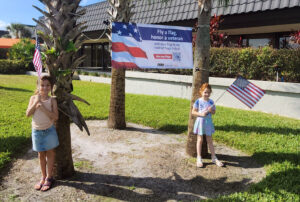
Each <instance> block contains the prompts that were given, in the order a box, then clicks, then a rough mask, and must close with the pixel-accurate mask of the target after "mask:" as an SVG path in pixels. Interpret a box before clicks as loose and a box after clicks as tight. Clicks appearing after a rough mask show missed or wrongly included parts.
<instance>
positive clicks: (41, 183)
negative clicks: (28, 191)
mask: <svg viewBox="0 0 300 202" xmlns="http://www.w3.org/2000/svg"><path fill="white" fill-rule="evenodd" d="M44 183H45V178H41V180H40V181H39V182H38V183H37V184H36V185H34V189H35V190H40V189H41V188H42V187H43V184H44Z"/></svg>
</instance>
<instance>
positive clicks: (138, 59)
mask: <svg viewBox="0 0 300 202" xmlns="http://www.w3.org/2000/svg"><path fill="white" fill-rule="evenodd" d="M141 41H142V37H141V35H140V32H139V30H138V27H137V25H136V24H135V23H120V22H113V23H112V47H111V49H112V56H111V63H112V64H111V65H112V67H113V68H139V66H138V65H137V64H143V63H146V62H147V54H146V52H145V51H144V50H143V49H142V48H140V42H141Z"/></svg>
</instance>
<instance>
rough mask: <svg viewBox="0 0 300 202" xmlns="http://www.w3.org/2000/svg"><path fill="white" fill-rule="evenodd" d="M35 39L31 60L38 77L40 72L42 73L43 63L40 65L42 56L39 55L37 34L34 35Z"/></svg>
mask: <svg viewBox="0 0 300 202" xmlns="http://www.w3.org/2000/svg"><path fill="white" fill-rule="evenodd" d="M35 41H36V43H35V51H34V55H33V59H32V62H33V65H34V68H35V71H36V72H37V74H38V76H39V78H40V77H41V74H42V69H43V65H42V57H41V53H40V45H39V40H38V37H37V35H36V37H35Z"/></svg>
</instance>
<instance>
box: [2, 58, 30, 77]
mask: <svg viewBox="0 0 300 202" xmlns="http://www.w3.org/2000/svg"><path fill="white" fill-rule="evenodd" d="M27 70H28V68H26V67H25V62H24V61H21V60H0V74H23V73H25V72H26V71H27Z"/></svg>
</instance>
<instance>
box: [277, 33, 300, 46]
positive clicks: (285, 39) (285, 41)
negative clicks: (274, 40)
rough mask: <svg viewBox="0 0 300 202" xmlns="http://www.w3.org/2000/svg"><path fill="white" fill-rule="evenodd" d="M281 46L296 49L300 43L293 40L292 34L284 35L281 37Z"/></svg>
mask: <svg viewBox="0 0 300 202" xmlns="http://www.w3.org/2000/svg"><path fill="white" fill-rule="evenodd" d="M279 48H290V49H296V48H300V44H297V43H294V42H291V41H290V36H282V37H280V38H279Z"/></svg>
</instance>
